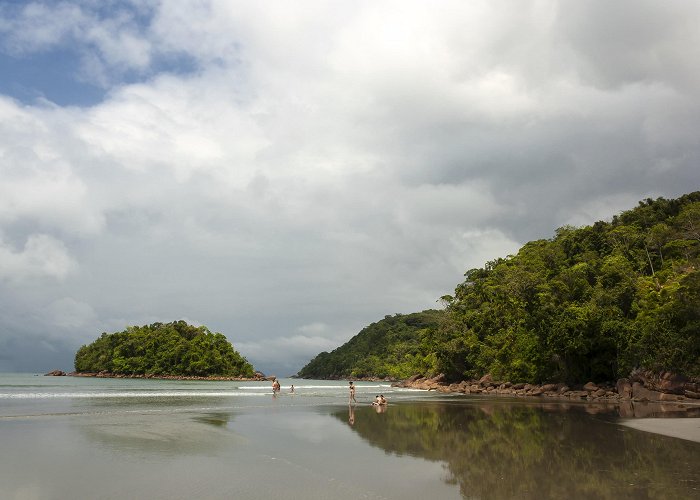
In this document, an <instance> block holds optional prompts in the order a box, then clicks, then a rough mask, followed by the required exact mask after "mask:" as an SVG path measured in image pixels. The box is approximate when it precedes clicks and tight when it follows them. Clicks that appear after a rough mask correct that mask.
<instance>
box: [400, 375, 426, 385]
mask: <svg viewBox="0 0 700 500" xmlns="http://www.w3.org/2000/svg"><path fill="white" fill-rule="evenodd" d="M419 378H423V376H422V375H418V374H416V375H411V376H410V377H408V378H407V379H406V380H405V381H404V382H405V383H406V384H412V383H413V382H415V381H416V380H418V379H419Z"/></svg>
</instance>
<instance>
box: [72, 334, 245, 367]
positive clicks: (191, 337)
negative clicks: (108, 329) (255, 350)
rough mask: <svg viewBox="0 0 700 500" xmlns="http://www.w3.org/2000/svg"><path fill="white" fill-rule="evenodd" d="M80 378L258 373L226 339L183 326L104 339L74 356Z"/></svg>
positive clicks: (103, 336) (87, 346) (104, 336)
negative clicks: (91, 374)
mask: <svg viewBox="0 0 700 500" xmlns="http://www.w3.org/2000/svg"><path fill="white" fill-rule="evenodd" d="M75 369H76V370H77V371H78V372H101V371H106V372H109V373H113V374H124V375H146V374H152V375H156V376H157V375H182V376H210V375H219V376H229V377H252V376H253V374H254V371H253V367H252V365H251V364H250V363H248V361H247V360H246V359H245V358H244V357H243V356H241V355H240V354H239V353H238V352H236V351H235V350H234V349H233V346H232V345H231V344H230V343H229V341H228V340H227V339H226V337H224V335H222V334H221V333H211V332H210V331H209V330H208V329H207V328H206V327H204V326H199V327H196V326H192V325H188V324H187V323H186V322H184V321H174V322H172V323H153V324H152V325H145V326H130V327H128V328H127V329H126V330H124V331H122V332H117V333H110V334H108V333H103V334H102V335H101V336H100V337H99V338H98V339H97V340H95V341H94V342H93V343H92V344H90V345H85V346H82V347H81V348H80V349H78V352H77V353H76V355H75Z"/></svg>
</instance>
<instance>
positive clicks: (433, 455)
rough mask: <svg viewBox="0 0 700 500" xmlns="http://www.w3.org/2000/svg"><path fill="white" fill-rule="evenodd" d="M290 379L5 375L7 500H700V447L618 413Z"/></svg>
mask: <svg viewBox="0 0 700 500" xmlns="http://www.w3.org/2000/svg"><path fill="white" fill-rule="evenodd" d="M281 384H282V390H281V392H280V393H279V394H278V395H273V394H272V390H271V386H270V384H269V383H268V382H224V381H218V382H217V381H213V382H211V381H210V382H206V381H168V380H146V379H100V378H79V377H76V378H73V377H34V376H30V375H13V376H8V375H0V442H2V444H3V453H2V454H0V497H1V498H11V499H15V500H43V499H64V498H96V499H118V498H153V499H161V498H162V499H166V498H167V499H180V498H182V499H185V498H188V499H189V498H211V499H217V498H232V497H235V498H255V499H259V498H262V499H266V498H270V499H327V498H334V499H355V498H376V499H380V498H381V499H400V500H407V499H413V498H416V499H419V498H420V499H422V498H426V497H427V498H431V499H434V500H441V499H458V498H484V499H500V498H525V499H541V498H562V497H567V498H571V499H576V498H615V499H619V498H630V499H633V498H665V497H672V498H697V492H698V487H699V486H700V443H697V442H694V441H691V440H688V439H677V438H675V437H669V436H665V435H661V434H657V433H651V432H642V431H641V430H638V429H636V428H632V427H630V426H628V425H619V424H620V423H626V422H627V420H626V419H621V418H620V417H619V415H618V414H617V413H616V411H615V409H614V407H607V406H605V405H593V404H586V403H580V404H573V405H572V404H559V403H557V402H552V401H536V400H534V398H531V399H530V400H524V399H521V400H509V399H504V398H495V397H477V396H473V395H451V394H450V395H446V394H439V393H436V392H428V391H417V390H411V389H401V388H392V387H390V386H389V384H388V383H381V382H356V383H355V385H356V387H357V389H356V390H357V400H358V403H357V404H356V405H352V406H350V405H348V388H347V383H346V382H344V381H315V380H298V379H294V380H292V379H281ZM291 384H294V386H295V393H294V394H290V392H289V388H290V385H291ZM377 394H384V395H385V396H386V397H387V399H388V400H389V404H388V406H387V407H385V408H377V407H372V406H370V402H371V401H372V400H373V399H374V397H375V396H376V395H377ZM644 420H645V419H642V420H638V421H639V422H641V421H644ZM653 420H657V419H653ZM658 420H664V421H669V422H670V421H673V422H676V424H675V425H676V426H677V427H678V428H680V429H686V431H687V432H694V431H693V430H692V428H693V425H692V424H684V423H682V422H683V421H687V422H693V423H695V422H697V421H698V420H697V419H696V418H677V419H669V418H664V419H658ZM666 425H667V426H668V425H671V424H670V423H668V422H667V423H666ZM686 431H684V432H686Z"/></svg>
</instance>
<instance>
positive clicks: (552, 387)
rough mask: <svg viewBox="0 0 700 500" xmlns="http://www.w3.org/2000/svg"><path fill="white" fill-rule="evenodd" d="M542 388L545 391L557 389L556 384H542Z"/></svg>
mask: <svg viewBox="0 0 700 500" xmlns="http://www.w3.org/2000/svg"><path fill="white" fill-rule="evenodd" d="M542 390H543V391H545V392H549V391H556V390H557V384H544V385H543V386H542Z"/></svg>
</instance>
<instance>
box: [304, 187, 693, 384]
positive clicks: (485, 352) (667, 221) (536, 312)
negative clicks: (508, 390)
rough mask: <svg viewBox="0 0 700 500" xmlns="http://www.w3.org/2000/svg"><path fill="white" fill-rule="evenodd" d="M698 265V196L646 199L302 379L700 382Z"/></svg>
mask: <svg viewBox="0 0 700 500" xmlns="http://www.w3.org/2000/svg"><path fill="white" fill-rule="evenodd" d="M699 266H700V192H694V193H690V194H687V195H684V196H682V197H680V198H678V199H675V200H666V199H663V198H659V199H657V200H651V199H647V200H645V201H642V202H640V203H639V205H638V206H637V207H635V208H633V209H631V210H628V211H625V212H622V213H621V214H619V215H617V216H614V217H613V218H612V220H611V221H609V222H596V223H595V224H593V225H591V226H585V227H580V228H575V227H570V226H566V227H562V228H560V229H558V230H557V231H556V234H555V236H554V237H553V238H552V239H548V240H537V241H531V242H529V243H527V244H525V245H524V246H523V247H522V248H521V249H520V250H519V251H518V253H517V254H516V255H512V256H508V257H505V258H497V259H495V260H493V261H490V262H487V263H486V264H485V265H484V266H483V267H481V268H477V269H471V270H469V271H467V273H466V274H465V276H466V279H465V281H464V282H462V283H460V284H459V285H458V286H457V288H456V289H455V292H454V295H446V296H444V297H442V299H443V301H444V303H445V305H446V307H445V310H444V312H443V313H444V317H443V318H442V319H440V320H439V321H438V319H439V313H437V312H432V313H430V314H432V315H433V317H434V318H436V320H435V322H434V323H433V324H431V325H430V326H429V327H427V328H422V329H420V328H416V329H408V328H407V329H406V330H405V331H404V334H402V335H401V336H400V339H399V340H398V341H397V340H394V339H395V336H393V335H387V339H386V341H384V342H380V343H376V344H372V345H369V346H365V345H364V344H363V343H361V342H359V341H358V340H356V339H358V338H361V337H364V335H363V332H365V331H366V330H368V329H371V328H372V327H368V328H367V329H365V330H363V332H361V333H360V334H358V335H357V336H356V337H354V338H353V339H352V340H351V341H350V342H348V343H347V344H346V345H344V346H342V347H341V348H338V349H336V350H335V351H333V352H332V353H322V354H320V355H319V356H317V357H316V358H315V359H314V360H313V361H312V362H311V363H309V365H307V366H306V367H304V368H303V369H302V370H301V372H300V375H302V376H306V375H308V376H312V375H313V376H328V377H330V376H335V375H348V374H351V375H356V376H385V375H390V376H398V377H403V376H405V375H406V373H407V371H411V370H413V371H414V374H421V375H424V376H431V375H436V374H438V373H445V374H446V375H447V377H448V379H451V380H459V379H465V378H476V377H479V376H481V375H484V374H486V373H491V374H492V375H493V376H494V377H495V378H497V379H500V380H510V381H514V382H515V381H519V382H520V381H522V382H546V381H566V382H585V381H588V380H593V381H604V380H613V379H615V378H617V377H621V376H626V375H628V374H629V373H630V371H631V370H633V369H635V368H644V369H651V370H654V371H663V370H669V371H674V372H679V373H682V374H685V375H689V376H700V271H699ZM411 316H413V315H408V316H405V317H397V318H396V319H394V321H403V319H402V318H409V317H411ZM389 320H390V318H386V319H385V320H383V321H385V322H388V321H389ZM381 325H383V323H382V322H379V323H376V324H375V325H373V327H374V328H373V330H378V329H380V328H381ZM387 326H388V325H387ZM390 331H392V330H391V329H387V332H390ZM365 335H366V334H365ZM353 341H355V342H353ZM397 345H398V346H406V345H410V346H412V349H413V350H407V349H403V348H400V349H398V350H397V351H396V353H397V354H398V355H400V356H403V357H402V358H401V357H398V358H397V356H396V355H395V354H394V350H395V348H396V346H397ZM359 346H362V348H361V349H359V348H358V347H359ZM341 360H342V363H341V362H340V361H341ZM419 360H420V361H419ZM380 361H382V362H380Z"/></svg>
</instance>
